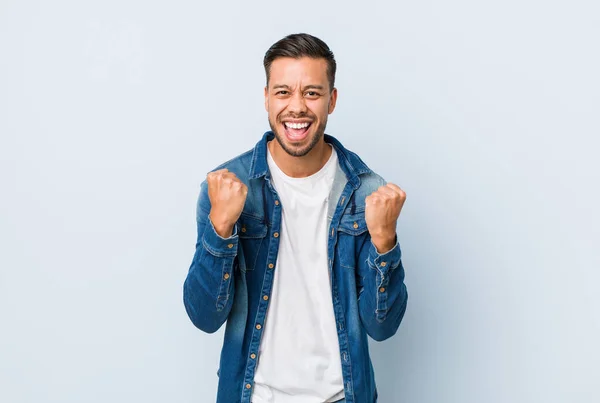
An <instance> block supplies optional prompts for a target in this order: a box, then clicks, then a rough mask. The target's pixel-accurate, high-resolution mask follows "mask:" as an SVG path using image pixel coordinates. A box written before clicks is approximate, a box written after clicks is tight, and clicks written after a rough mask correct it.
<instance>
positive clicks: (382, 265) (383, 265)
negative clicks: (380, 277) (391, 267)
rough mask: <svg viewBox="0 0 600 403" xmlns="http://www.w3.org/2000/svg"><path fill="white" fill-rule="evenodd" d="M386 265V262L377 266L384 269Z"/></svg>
mask: <svg viewBox="0 0 600 403" xmlns="http://www.w3.org/2000/svg"><path fill="white" fill-rule="evenodd" d="M386 264H387V263H386V262H381V263H380V264H379V266H381V267H385V265H386Z"/></svg>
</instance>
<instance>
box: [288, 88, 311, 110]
mask: <svg viewBox="0 0 600 403" xmlns="http://www.w3.org/2000/svg"><path fill="white" fill-rule="evenodd" d="M288 110H289V111H290V112H291V113H294V114H298V115H300V114H304V113H306V111H307V108H306V100H305V99H304V96H303V94H302V93H301V92H300V91H297V92H296V93H295V94H294V95H293V96H292V97H290V102H289V104H288Z"/></svg>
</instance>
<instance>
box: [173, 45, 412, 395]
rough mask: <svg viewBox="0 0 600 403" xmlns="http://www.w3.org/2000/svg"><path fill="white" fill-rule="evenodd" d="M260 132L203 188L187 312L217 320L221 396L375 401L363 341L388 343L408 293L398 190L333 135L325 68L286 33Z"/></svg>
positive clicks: (319, 55) (313, 48)
mask: <svg viewBox="0 0 600 403" xmlns="http://www.w3.org/2000/svg"><path fill="white" fill-rule="evenodd" d="M264 67H265V72H266V76H267V85H266V87H265V108H266V110H267V112H268V116H269V124H270V126H271V131H269V132H267V133H265V135H264V136H263V138H262V139H261V140H260V141H259V142H258V143H257V145H256V147H255V148H254V149H252V150H249V151H247V152H246V153H244V154H241V155H239V156H237V157H235V158H234V159H232V160H230V161H228V162H226V163H224V164H223V165H221V166H220V167H217V168H216V169H215V170H214V171H212V172H210V173H209V174H208V175H207V177H206V180H205V181H204V182H202V185H201V190H200V197H199V199H198V206H197V224H198V241H197V243H196V253H195V255H194V258H193V261H192V264H191V267H190V269H189V272H188V275H187V278H186V280H185V284H184V290H183V293H184V303H185V308H186V310H187V313H188V315H189V317H190V319H191V320H192V322H193V323H194V325H195V326H197V327H198V328H199V329H201V330H203V331H205V332H208V333H212V332H215V331H216V330H217V329H219V328H220V327H221V325H222V324H223V323H224V322H225V321H227V326H226V329H225V339H224V343H223V349H222V351H221V360H220V370H219V371H218V374H219V387H218V393H217V402H219V403H239V402H241V403H250V402H251V403H323V402H347V403H373V402H376V401H377V389H376V386H375V380H374V374H373V368H372V365H371V360H370V357H369V351H368V339H367V335H369V336H371V337H372V338H373V339H375V340H378V341H381V340H385V339H387V338H389V337H391V336H392V335H393V334H394V333H395V332H396V330H397V329H398V326H399V325H400V322H401V320H402V317H403V316H404V312H405V310H406V303H407V298H408V294H407V291H406V286H405V284H404V268H403V267H402V263H401V259H400V246H399V244H398V241H397V236H396V222H397V219H398V216H399V214H400V210H401V209H402V206H403V204H404V201H405V199H406V194H405V193H404V192H403V191H402V190H401V189H400V188H399V187H398V186H396V185H394V184H391V183H387V184H386V182H385V181H384V180H383V179H382V178H381V177H380V176H378V175H377V174H375V173H374V172H373V171H371V170H370V169H369V168H368V167H367V166H366V165H365V163H364V162H363V161H362V160H361V159H360V158H359V157H358V156H357V155H356V154H354V153H352V152H351V151H349V150H346V149H345V148H344V147H343V146H342V144H341V143H340V142H339V141H338V140H336V139H335V138H334V137H332V136H329V135H326V134H325V133H324V132H325V126H326V124H327V118H328V115H329V114H331V113H332V112H333V110H334V109H335V104H336V100H337V90H336V88H335V86H334V80H335V70H336V62H335V59H334V56H333V53H332V52H331V51H330V50H329V47H328V46H327V45H326V44H325V43H324V42H323V41H321V40H320V39H318V38H316V37H314V36H311V35H307V34H295V35H289V36H287V37H285V38H283V39H282V40H280V41H278V42H277V43H275V44H274V45H273V46H272V47H271V48H270V49H269V50H268V51H267V53H266V55H265V58H264Z"/></svg>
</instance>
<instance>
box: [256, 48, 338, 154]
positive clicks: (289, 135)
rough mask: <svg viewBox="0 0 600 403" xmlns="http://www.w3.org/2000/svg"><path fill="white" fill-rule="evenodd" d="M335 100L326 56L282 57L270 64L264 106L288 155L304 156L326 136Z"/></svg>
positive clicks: (272, 126) (270, 123)
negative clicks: (323, 57) (317, 57)
mask: <svg viewBox="0 0 600 403" xmlns="http://www.w3.org/2000/svg"><path fill="white" fill-rule="evenodd" d="M336 99H337V90H336V89H335V88H334V89H333V91H331V90H330V88H329V80H328V79H327V62H326V61H325V59H313V58H309V57H303V58H300V59H294V58H289V57H282V58H278V59H275V60H274V61H273V63H272V64H271V75H270V78H269V83H268V87H265V108H266V110H267V112H268V113H269V125H270V126H271V130H272V131H273V133H275V137H276V139H277V141H278V143H279V144H280V145H281V147H282V148H283V149H284V150H285V152H287V153H288V154H289V155H292V156H295V157H301V156H304V155H306V154H308V153H309V152H310V151H311V150H312V149H313V147H314V146H315V145H316V144H317V143H318V142H319V140H321V139H322V138H323V134H324V133H325V126H326V125H327V116H328V115H329V114H330V113H332V112H333V110H334V109H335V102H336Z"/></svg>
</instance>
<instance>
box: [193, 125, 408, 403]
mask: <svg viewBox="0 0 600 403" xmlns="http://www.w3.org/2000/svg"><path fill="white" fill-rule="evenodd" d="M273 138H274V134H273V133H272V132H266V133H265V134H264V136H263V138H262V139H261V140H260V141H259V142H258V143H257V144H256V146H255V147H254V149H252V150H249V151H247V152H245V153H244V154H241V155H239V156H237V157H235V158H233V159H232V160H230V161H228V162H225V163H224V164H222V165H220V166H219V167H217V168H215V170H216V169H221V168H227V169H228V170H229V171H231V172H233V173H235V175H236V176H237V177H238V178H239V179H240V180H241V181H242V182H244V183H245V184H246V186H248V195H247V198H246V204H245V206H244V209H243V212H242V214H241V216H240V218H239V220H238V222H237V223H236V225H235V228H234V231H233V234H232V235H231V237H229V238H222V237H221V236H219V235H218V234H217V233H216V232H215V229H214V227H213V225H212V223H211V221H210V220H209V218H208V214H209V212H210V200H209V198H208V189H207V186H206V181H204V182H202V184H201V188H200V196H199V198H198V205H197V225H198V239H197V242H196V252H195V254H194V257H193V260H192V264H191V266H190V269H189V272H188V275H187V278H186V280H185V283H184V286H183V300H184V304H185V309H186V311H187V313H188V315H189V317H190V319H191V320H192V322H193V323H194V325H195V326H196V327H198V328H199V329H201V330H203V331H205V332H208V333H212V332H215V331H216V330H217V329H219V328H220V327H221V325H223V323H224V322H225V321H227V325H226V328H225V339H224V343H223V349H222V351H221V360H220V369H219V371H218V374H219V386H218V392H217V403H240V402H241V403H250V397H251V395H252V389H253V386H254V374H255V371H256V366H257V361H258V359H259V357H258V355H259V346H260V340H261V337H262V333H263V330H264V328H263V325H264V324H265V317H266V314H267V308H268V305H269V303H270V298H266V299H265V298H263V297H264V296H270V294H271V289H272V286H273V276H274V271H275V270H277V267H276V260H277V250H278V248H279V237H278V236H279V231H280V228H281V208H282V206H281V203H279V202H278V199H279V198H278V195H277V192H276V191H275V189H274V188H273V185H272V183H271V181H270V174H269V169H268V165H267V141H269V140H271V139H273ZM325 141H326V142H328V143H330V144H331V145H333V147H335V150H336V151H337V155H338V160H339V164H340V167H341V169H342V171H343V173H344V175H343V176H342V175H337V176H336V178H335V180H334V183H333V188H332V190H331V195H330V199H329V200H330V202H329V206H328V246H327V253H328V257H329V276H330V280H331V292H332V299H333V308H334V315H335V320H336V323H337V334H338V341H339V346H340V358H341V362H342V374H343V379H344V392H345V398H346V402H348V403H374V402H376V401H377V388H376V385H375V379H374V373H373V367H372V365H371V359H370V357H369V348H368V339H367V335H369V336H370V337H372V338H373V339H375V340H377V341H381V340H385V339H387V338H389V337H391V336H392V335H394V333H395V332H396V330H397V329H398V326H399V325H400V322H401V320H402V317H403V316H404V312H405V310H406V303H407V299H408V294H407V291H406V286H405V284H404V268H403V267H402V262H401V259H400V245H399V244H398V242H396V245H395V246H394V247H393V248H392V249H391V250H390V251H388V252H386V253H383V254H379V253H378V252H377V249H376V248H375V246H374V245H373V243H372V242H371V237H370V235H369V232H368V231H367V225H366V222H365V214H364V212H365V198H366V197H367V196H368V195H370V194H371V193H372V192H374V191H375V190H377V188H378V187H379V186H382V185H384V184H385V181H384V180H383V179H382V178H381V177H380V176H378V175H377V174H375V173H374V172H373V171H371V170H370V169H369V168H368V167H367V166H366V165H365V163H364V162H363V161H362V160H361V159H360V158H359V157H358V156H357V155H356V154H355V153H353V152H351V151H349V150H346V149H345V148H344V147H343V146H342V144H341V143H340V142H339V141H338V140H336V139H335V138H334V137H332V136H329V135H327V134H326V135H325ZM267 326H268V324H267ZM307 337H310V335H307ZM290 354H294V352H293V351H290ZM282 370H285V369H282Z"/></svg>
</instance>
